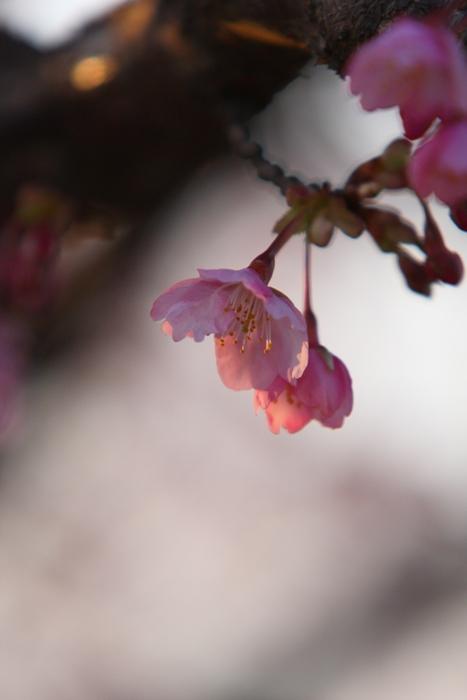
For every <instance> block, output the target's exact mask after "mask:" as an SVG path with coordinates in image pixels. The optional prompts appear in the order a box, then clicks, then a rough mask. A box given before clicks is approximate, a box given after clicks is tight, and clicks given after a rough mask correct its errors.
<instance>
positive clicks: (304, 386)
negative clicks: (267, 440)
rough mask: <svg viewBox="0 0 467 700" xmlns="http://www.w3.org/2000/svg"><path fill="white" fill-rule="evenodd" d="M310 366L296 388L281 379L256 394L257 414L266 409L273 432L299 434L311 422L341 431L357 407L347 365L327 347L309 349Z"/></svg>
mask: <svg viewBox="0 0 467 700" xmlns="http://www.w3.org/2000/svg"><path fill="white" fill-rule="evenodd" d="M308 352H309V358H308V365H307V368H306V370H305V372H304V373H303V375H302V376H301V377H300V379H299V380H298V382H297V383H296V385H295V386H293V385H292V384H289V383H287V382H285V381H284V380H282V379H277V380H276V381H275V382H274V383H273V384H272V385H271V386H270V387H269V389H268V390H267V391H256V392H255V396H254V406H255V409H256V412H258V411H259V409H260V408H262V409H264V411H265V413H266V417H267V419H268V424H269V429H270V430H271V432H273V433H278V432H279V431H280V429H281V428H284V429H285V430H287V431H288V432H289V433H296V432H298V431H299V430H301V429H302V428H303V427H304V426H305V425H307V423H309V422H310V421H311V420H317V421H319V422H320V423H322V425H324V426H326V427H328V428H340V427H341V426H342V424H343V422H344V418H345V417H346V416H348V415H350V412H351V411H352V405H353V395H352V380H351V378H350V375H349V372H348V370H347V368H346V366H345V365H344V363H343V362H342V361H341V360H339V358H338V357H335V356H334V355H331V353H330V352H328V350H326V348H324V347H322V346H315V347H310V348H309V351H308Z"/></svg>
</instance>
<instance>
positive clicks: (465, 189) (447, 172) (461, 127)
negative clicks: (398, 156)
mask: <svg viewBox="0 0 467 700" xmlns="http://www.w3.org/2000/svg"><path fill="white" fill-rule="evenodd" d="M408 176H409V181H410V183H411V184H412V186H413V188H414V189H415V190H416V192H417V193H418V194H419V195H420V197H427V196H428V195H429V194H431V193H432V192H434V193H435V195H436V196H437V197H438V198H439V199H440V200H441V201H442V202H445V203H446V204H449V205H456V204H458V203H459V202H461V201H462V200H465V199H466V198H467V120H462V121H458V122H453V123H448V124H442V125H441V126H440V127H439V129H438V130H437V131H436V133H435V134H434V136H433V137H432V138H430V139H429V140H428V141H425V143H423V144H422V145H421V146H420V147H419V148H418V149H417V150H416V151H415V153H414V155H413V156H412V158H411V159H410V163H409V167H408Z"/></svg>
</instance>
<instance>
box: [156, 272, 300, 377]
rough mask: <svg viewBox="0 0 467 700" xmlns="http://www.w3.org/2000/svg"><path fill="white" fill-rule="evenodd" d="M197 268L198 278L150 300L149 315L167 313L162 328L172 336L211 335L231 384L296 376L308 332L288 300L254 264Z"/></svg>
mask: <svg viewBox="0 0 467 700" xmlns="http://www.w3.org/2000/svg"><path fill="white" fill-rule="evenodd" d="M198 272H199V278H195V279H187V280H183V281H182V282H178V283H177V284H174V285H173V286H172V287H170V288H169V289H168V290H167V291H166V292H164V293H163V294H161V296H159V297H158V298H157V299H156V301H155V302H154V304H153V307H152V310H151V316H152V318H153V319H154V320H155V321H159V320H162V319H165V323H164V324H163V330H164V331H165V332H166V333H168V334H169V335H171V337H172V338H173V340H175V341H179V340H181V339H182V338H185V337H187V336H188V337H192V338H193V339H194V340H195V341H196V342H199V341H201V340H203V339H204V337H205V336H207V335H214V336H215V338H216V359H217V368H218V371H219V374H220V377H221V379H222V381H223V382H224V384H225V385H226V386H227V387H229V388H230V389H236V390H239V389H251V388H254V389H267V388H268V387H269V386H270V385H271V383H272V382H273V381H274V380H275V379H276V378H277V377H281V378H282V379H284V380H287V381H288V382H292V383H293V382H294V381H295V380H296V379H298V377H300V376H301V374H302V373H303V371H304V369H305V367H306V363H307V356H308V347H307V332H306V326H305V321H304V319H303V316H302V314H301V313H300V312H299V311H298V309H296V308H295V306H294V305H293V304H292V302H291V301H290V300H289V299H288V298H287V297H286V296H284V295H283V294H282V293H281V292H278V291H277V290H275V289H272V288H271V287H268V285H267V284H266V283H265V282H264V281H263V279H261V277H260V275H259V274H258V272H256V271H255V270H254V269H252V267H248V268H244V269H242V270H225V269H221V270H199V271H198Z"/></svg>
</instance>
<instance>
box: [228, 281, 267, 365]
mask: <svg viewBox="0 0 467 700" xmlns="http://www.w3.org/2000/svg"><path fill="white" fill-rule="evenodd" d="M224 312H225V313H228V312H233V313H234V316H233V318H232V319H231V321H230V323H229V325H228V327H227V330H226V333H225V335H228V336H230V337H231V338H233V342H234V344H235V345H240V352H245V350H246V347H247V344H248V343H249V342H254V341H258V340H259V341H261V342H263V341H264V352H265V353H267V352H269V351H270V350H271V347H272V338H271V317H270V316H269V314H267V313H265V309H264V303H263V301H262V300H261V299H258V297H256V296H255V295H254V294H253V293H252V292H250V291H248V290H247V289H245V287H243V285H238V286H237V287H236V288H235V290H234V291H233V292H232V296H231V297H230V299H229V301H228V303H227V305H226V306H225V308H224ZM221 340H222V341H223V342H222V343H221V346H222V347H223V346H224V344H225V336H222V338H221Z"/></svg>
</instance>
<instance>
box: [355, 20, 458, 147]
mask: <svg viewBox="0 0 467 700" xmlns="http://www.w3.org/2000/svg"><path fill="white" fill-rule="evenodd" d="M347 73H348V75H349V76H350V86H351V90H352V93H353V94H355V95H357V94H360V95H361V103H362V107H363V108H364V109H366V110H368V111H373V110H375V109H379V108H387V107H394V106H397V107H399V108H400V113H401V117H402V121H403V123H404V129H405V133H406V135H407V137H408V138H410V139H416V138H419V137H420V136H422V135H423V134H424V133H425V131H426V130H427V129H428V127H429V126H430V124H431V123H432V122H433V120H434V119H435V118H437V117H439V118H440V119H443V120H448V119H453V118H458V117H459V116H462V115H466V114H467V91H466V85H467V65H466V61H465V57H464V55H463V53H462V49H461V48H460V47H459V46H458V44H457V42H456V39H455V37H454V35H453V34H452V33H451V32H450V31H449V30H448V29H445V28H444V27H441V26H429V25H427V24H423V23H422V22H418V21H415V20H412V19H401V20H399V21H396V22H395V23H394V24H393V25H392V26H391V27H390V28H389V29H388V30H387V31H385V32H384V33H383V34H381V35H380V36H378V37H376V38H375V39H373V40H371V41H369V42H367V43H366V44H364V45H363V46H362V47H361V48H360V49H359V50H358V51H357V52H356V53H355V54H354V55H353V57H352V58H351V60H350V62H349V64H348V67H347Z"/></svg>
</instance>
